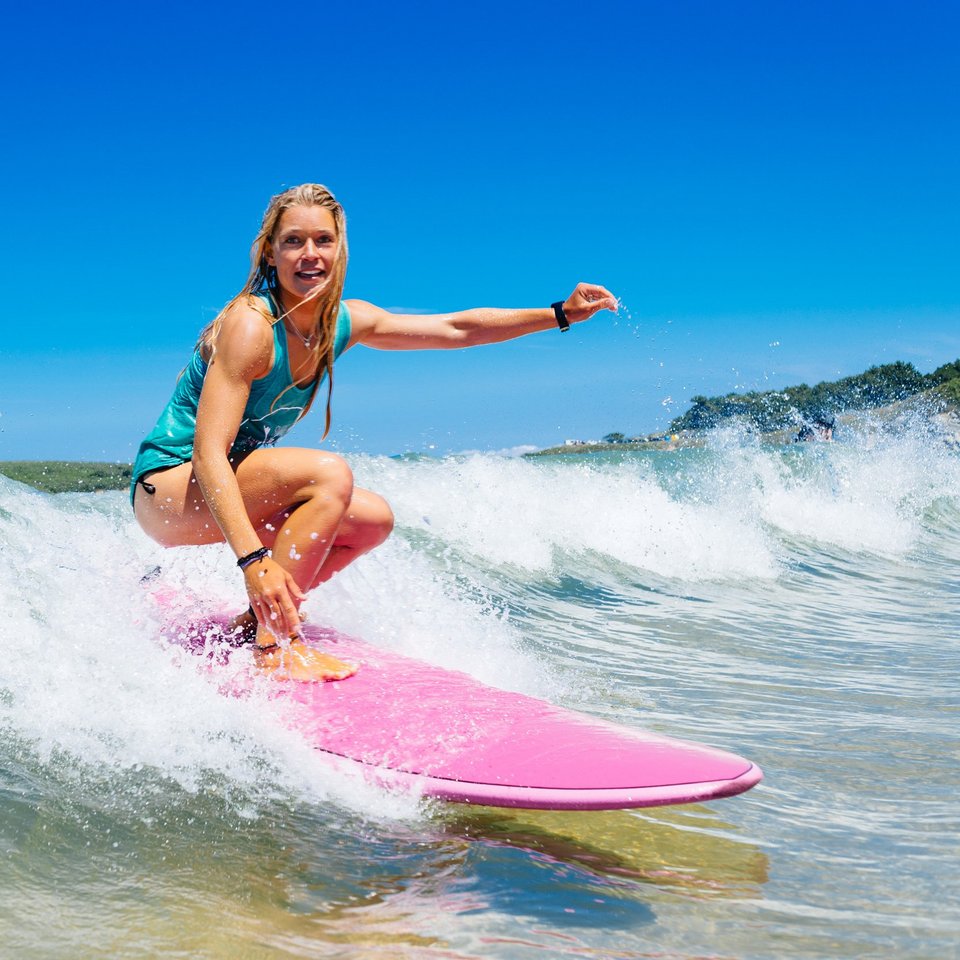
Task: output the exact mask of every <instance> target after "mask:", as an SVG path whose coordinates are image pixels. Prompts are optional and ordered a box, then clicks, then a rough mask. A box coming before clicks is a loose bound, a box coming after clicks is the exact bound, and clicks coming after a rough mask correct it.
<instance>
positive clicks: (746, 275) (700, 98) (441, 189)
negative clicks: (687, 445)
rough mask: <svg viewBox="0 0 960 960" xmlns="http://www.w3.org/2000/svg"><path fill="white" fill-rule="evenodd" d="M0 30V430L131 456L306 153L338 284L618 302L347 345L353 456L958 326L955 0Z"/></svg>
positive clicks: (220, 15)
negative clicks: (547, 325)
mask: <svg viewBox="0 0 960 960" xmlns="http://www.w3.org/2000/svg"><path fill="white" fill-rule="evenodd" d="M5 34H6V36H5V43H4V52H3V57H2V58H0V59H2V63H0V74H2V79H3V81H4V89H5V90H6V92H7V95H6V97H5V110H4V120H5V128H6V134H7V136H6V137H5V140H6V146H5V148H4V149H3V150H2V151H0V193H2V200H3V211H4V224H5V230H4V231H3V239H2V241H0V242H2V244H3V258H4V262H5V263H6V264H7V268H8V277H9V282H8V285H7V289H6V291H5V296H4V306H3V339H2V352H0V363H2V378H0V459H28V458H54V457H62V458H70V459H117V460H130V459H131V458H132V456H133V454H134V452H135V450H136V446H137V444H138V443H139V440H140V439H141V437H142V436H143V434H144V433H146V431H147V430H148V429H149V428H150V427H151V426H152V424H153V421H154V420H155V419H156V416H157V414H158V413H159V411H160V409H161V407H162V405H163V403H164V402H165V401H166V399H167V397H168V395H169V392H170V389H171V387H172V384H173V381H174V378H175V376H176V373H177V371H178V370H179V369H180V368H181V367H182V366H183V364H184V363H185V362H186V359H187V356H188V354H189V351H190V349H191V346H192V344H193V341H194V338H195V336H196V333H197V332H198V330H199V328H200V327H201V326H202V325H203V324H204V323H205V322H207V321H208V320H209V319H211V318H212V317H213V315H214V314H215V313H216V311H217V309H218V308H219V307H220V306H221V305H222V304H223V303H224V302H225V301H226V300H228V299H229V298H230V297H231V296H232V295H233V293H234V292H235V291H236V290H237V289H238V287H239V286H240V285H241V283H242V282H243V279H244V277H245V275H246V271H247V251H248V248H249V244H250V241H251V239H252V237H253V235H254V233H255V231H256V227H257V224H258V222H259V218H260V215H261V213H262V211H263V208H264V206H265V204H266V202H267V200H268V198H269V196H270V195H271V194H273V193H275V192H277V191H278V190H280V189H283V188H284V187H285V186H289V185H292V184H296V183H299V182H302V181H306V180H316V181H320V182H323V183H326V184H327V185H329V186H330V187H331V188H332V189H333V190H334V192H335V193H336V194H337V196H338V197H339V198H340V200H341V201H342V202H343V203H344V205H345V207H346V210H347V215H348V221H349V231H350V249H351V264H350V270H349V274H348V278H347V291H346V293H347V296H349V297H360V298H363V299H368V300H372V301H373V302H375V303H378V304H380V305H382V306H385V307H400V308H406V309H411V308H415V309H417V310H422V311H434V310H436V311H446V310H453V309H460V308H465V307H469V306H479V305H493V306H533V305H540V304H549V303H550V302H551V301H553V300H556V299H560V298H561V297H563V296H565V295H566V294H567V293H568V292H569V290H570V289H571V288H572V286H573V284H574V283H575V282H576V281H578V280H581V279H583V280H591V281H596V282H600V283H603V284H605V285H607V286H608V287H610V288H611V289H612V290H613V291H614V292H616V293H617V294H618V295H619V296H620V297H621V298H622V300H623V302H624V303H625V305H626V308H627V310H628V311H629V317H628V316H626V315H623V316H621V317H620V318H619V319H617V320H614V319H613V318H612V317H609V318H608V316H606V315H605V316H603V317H600V318H598V319H597V320H595V321H593V322H592V323H590V324H585V325H583V326H581V327H577V328H575V329H574V330H573V331H571V332H570V333H568V334H566V335H563V336H561V335H560V334H559V333H557V332H550V333H544V334H539V335H536V336H534V337H529V338H526V339H525V340H522V341H517V342H515V343H512V344H508V345H502V346H497V347H486V348H479V349H475V350H470V351H466V352H458V353H453V352H443V353H422V354H420V353H418V354H385V353H377V352H375V351H372V350H367V349H364V348H358V349H356V350H354V351H352V352H351V353H350V354H348V355H347V356H346V357H345V358H344V359H343V361H342V362H341V364H340V365H338V369H337V389H336V393H335V401H334V417H335V430H334V432H333V434H332V440H333V441H334V443H335V445H336V446H337V447H338V448H339V449H342V450H346V451H355V450H366V451H370V452H375V453H393V452H399V451H404V450H422V449H425V448H427V447H428V446H429V445H434V446H435V449H436V450H437V451H441V452H442V451H446V450H463V449H469V448H481V449H497V448H501V447H508V446H512V445H515V444H524V443H534V444H538V445H547V444H551V443H555V442H557V441H562V440H563V439H564V438H566V437H583V438H592V437H597V436H602V435H603V434H604V433H607V432H609V431H612V430H621V431H624V432H626V433H640V432H647V431H650V430H653V429H656V428H660V427H662V426H664V425H665V424H666V423H667V422H668V421H669V419H670V417H671V416H674V415H677V414H679V413H682V412H683V411H684V410H685V409H686V408H687V406H688V401H689V398H690V397H691V396H692V395H694V394H698V393H706V394H716V393H725V392H727V391H729V390H733V389H751V388H755V389H766V388H769V387H777V386H785V385H787V384H791V383H798V382H802V381H806V382H808V383H814V382H817V381H819V380H823V379H833V378H835V377H837V376H840V375H846V374H850V373H856V372H859V371H860V370H862V369H864V368H865V367H867V366H869V365H871V364H876V363H882V362H887V361H891V360H895V359H902V360H908V361H911V362H913V363H915V364H916V365H917V366H918V367H919V368H920V369H922V370H930V369H933V368H934V367H935V366H937V365H939V364H940V363H942V362H944V361H947V360H952V359H954V358H956V357H957V356H960V324H958V320H960V283H958V264H960V222H958V221H960V217H958V211H960V203H958V201H960V177H958V173H960V169H958V157H960V135H958V118H960V102H958V100H960V42H958V36H960V5H957V4H953V3H946V2H937V3H929V2H922V0H921V2H916V0H912V2H895V3H884V2H863V3H850V2H843V0H838V2H814V3H806V4H799V3H784V2H776V0H773V2H755V3H742V2H741V3H738V2H727V3H715V2H701V3H686V2H667V0H664V2H661V3H643V2H639V3H628V2H623V3H609V2H604V0H594V2H590V3H580V4H570V3H566V2H552V3H531V2H525V0H517V2H512V3H502V2H497V0H495V2H485V3H483V4H477V5H472V4H456V3H434V2H429V3H428V2H424V3H416V2H411V3H391V4H386V3H383V4H381V3H363V2H358V3H355V4H352V5H349V6H348V5H346V4H344V5H339V6H337V7H335V8H332V7H330V6H328V5H325V4H315V5H297V4H284V5H271V4H252V3H247V2H234V3H229V4H226V3H224V4H207V3H196V2H195V3H191V4H184V3H180V2H172V3H165V4H162V5H150V6H148V7H144V6H142V5H135V4H128V3H124V4H109V3H108V4H104V5H92V6H91V5H89V4H84V5H80V4H75V5H70V6H65V5H62V4H54V5H47V6H44V5H41V6H39V7H36V8H35V10H34V12H30V11H28V10H27V5H26V4H18V5H16V6H15V7H14V8H11V10H10V11H9V12H8V14H7V20H6V24H5ZM321 432H322V416H320V415H316V414H315V415H314V416H312V417H311V418H309V419H308V420H307V421H305V422H304V423H302V424H301V425H300V426H298V428H297V429H296V431H295V432H294V434H293V435H292V439H293V440H295V441H296V442H298V443H302V444H315V443H316V442H317V441H318V440H319V436H320V433H321Z"/></svg>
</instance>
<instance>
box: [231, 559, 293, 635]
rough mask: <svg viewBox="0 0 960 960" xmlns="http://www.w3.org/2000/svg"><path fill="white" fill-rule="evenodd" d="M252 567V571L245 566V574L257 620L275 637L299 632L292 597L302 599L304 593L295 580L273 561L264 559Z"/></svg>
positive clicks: (248, 592)
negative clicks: (253, 569)
mask: <svg viewBox="0 0 960 960" xmlns="http://www.w3.org/2000/svg"><path fill="white" fill-rule="evenodd" d="M253 566H255V567H256V568H257V569H256V570H255V571H251V568H250V567H248V568H247V570H245V571H244V573H245V574H248V575H247V576H246V577H245V579H246V583H247V594H248V595H249V597H250V605H251V606H252V607H253V611H254V613H255V614H256V616H257V620H258V621H259V622H260V624H261V625H262V626H264V627H266V629H268V630H269V631H270V632H271V633H274V634H276V635H277V636H278V637H289V636H291V635H292V634H298V633H299V632H300V614H299V612H298V610H297V605H296V604H295V603H294V597H296V599H298V600H303V599H304V594H303V592H302V591H301V590H300V588H299V587H298V586H297V583H296V581H295V580H294V579H293V577H292V576H290V574H289V573H288V572H287V571H286V570H284V569H283V567H281V566H280V565H279V564H278V563H276V562H274V561H273V560H266V559H265V560H262V561H260V562H259V563H257V564H254V565H253ZM248 572H249V573H248Z"/></svg>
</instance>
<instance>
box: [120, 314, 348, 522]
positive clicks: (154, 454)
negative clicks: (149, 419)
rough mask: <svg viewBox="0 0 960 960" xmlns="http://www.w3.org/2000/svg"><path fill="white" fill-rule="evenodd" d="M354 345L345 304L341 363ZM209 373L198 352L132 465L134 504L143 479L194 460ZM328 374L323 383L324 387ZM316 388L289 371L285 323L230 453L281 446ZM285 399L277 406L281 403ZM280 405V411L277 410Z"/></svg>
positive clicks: (340, 320) (337, 337) (336, 349)
mask: <svg viewBox="0 0 960 960" xmlns="http://www.w3.org/2000/svg"><path fill="white" fill-rule="evenodd" d="M262 299H263V300H264V302H265V303H266V304H267V305H268V306H269V307H270V311H271V313H273V315H274V316H275V317H276V316H277V309H276V307H275V305H274V303H273V299H272V298H271V297H269V295H265V296H264V295H262ZM349 341H350V311H349V310H348V309H347V305H346V304H345V303H342V302H341V304H340V312H339V313H338V314H337V327H336V331H335V334H334V342H333V355H334V359H337V358H338V357H339V356H340V354H341V353H343V351H344V350H345V349H346V347H347V343H349ZM206 373H207V363H206V361H205V360H204V359H203V357H201V356H200V350H199V349H197V350H194V352H193V356H192V357H191V358H190V363H189V364H188V365H187V368H186V369H185V370H184V371H183V373H182V374H181V375H180V379H179V380H178V381H177V385H176V388H175V389H174V391H173V396H172V397H171V398H170V402H169V403H168V404H167V405H166V407H165V408H164V410H163V413H161V414H160V419H159V420H157V423H156V426H155V427H154V428H153V430H151V431H150V433H149V434H147V436H146V438H145V439H144V441H143V443H141V444H140V449H139V451H138V452H137V459H136V460H135V461H134V464H133V479H132V482H131V484H130V502H131V503H132V502H133V495H134V493H135V492H136V489H137V483H138V482H139V481H140V478H141V477H143V476H144V475H145V474H147V473H149V472H150V471H151V470H158V469H162V468H163V467H175V466H177V465H179V464H181V463H186V462H187V461H188V460H191V459H193V438H194V434H195V432H196V429H197V405H198V404H199V402H200V390H201V389H202V388H203V378H204V376H205V375H206ZM324 379H326V373H324V374H323V376H322V378H321V384H322V382H323V380H324ZM311 390H312V387H298V386H296V385H295V384H294V382H293V375H292V374H291V372H290V357H289V353H288V350H287V337H286V335H285V333H284V328H283V324H282V323H281V322H279V321H278V322H276V323H274V324H273V365H272V366H271V367H270V370H269V372H268V373H267V374H266V375H265V376H263V377H260V378H259V379H257V380H254V381H253V383H252V384H251V385H250V397H249V399H248V400H247V405H246V407H245V408H244V411H243V419H242V420H241V422H240V429H239V431H238V432H237V438H236V440H234V442H233V446H232V447H231V448H230V453H231V455H232V454H245V453H249V452H250V451H251V450H256V449H257V448H258V447H266V446H271V445H272V444H274V443H276V442H277V441H278V440H279V439H280V438H281V437H282V436H283V435H284V434H285V433H287V431H288V430H289V429H290V428H291V427H292V426H293V425H294V424H295V423H296V422H297V420H299V419H300V417H301V416H302V415H303V411H304V409H305V407H306V405H307V402H308V401H309V400H310V393H311ZM281 394H282V395H283V399H282V400H281V402H280V403H279V404H276V401H277V399H278V398H279V397H280V396H281ZM275 404H276V406H275Z"/></svg>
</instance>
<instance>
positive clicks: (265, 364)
mask: <svg viewBox="0 0 960 960" xmlns="http://www.w3.org/2000/svg"><path fill="white" fill-rule="evenodd" d="M346 267H347V231H346V220H345V217H344V214H343V209H342V207H341V206H340V204H339V203H338V202H337V201H336V199H335V198H334V197H333V195H332V194H331V193H330V191H329V190H327V189H326V188H325V187H323V186H321V185H319V184H303V185H302V186H299V187H294V188H292V189H290V190H287V191H285V192H283V193H281V194H278V195H277V196H275V197H273V199H272V200H271V201H270V204H269V206H268V207H267V210H266V213H265V214H264V217H263V223H262V225H261V228H260V232H259V233H258V234H257V238H256V240H255V241H254V244H253V247H252V249H251V271H250V275H249V277H248V278H247V282H246V284H245V285H244V287H243V289H242V290H241V291H240V293H239V294H238V295H237V296H236V297H234V299H233V300H231V301H230V303H228V304H227V306H226V307H225V308H224V309H223V311H222V312H221V313H220V315H219V316H218V317H217V318H216V320H215V321H214V322H213V323H212V324H211V325H210V326H209V327H208V328H207V329H206V330H204V331H203V333H202V334H201V336H200V339H199V341H198V343H197V347H196V350H195V351H194V354H193V357H192V358H191V361H190V364H189V365H188V366H187V368H186V369H185V370H184V371H183V373H182V374H181V376H180V379H179V380H178V382H177V386H176V389H175V391H174V395H173V397H172V398H171V400H170V402H169V403H168V405H167V407H166V408H165V409H164V411H163V413H162V414H161V416H160V419H159V420H158V421H157V425H156V426H155V427H154V429H153V430H152V431H151V433H150V434H149V435H148V436H147V438H146V439H145V440H144V441H143V443H142V444H141V446H140V451H139V453H138V456H137V459H136V462H135V463H134V470H133V483H132V486H131V497H132V500H133V508H134V513H135V515H136V518H137V520H138V522H139V523H140V525H141V527H142V528H143V529H144V531H146V533H147V534H148V535H149V536H151V537H152V538H153V539H154V540H156V541H157V542H158V543H160V544H162V545H164V546H184V545H188V544H205V543H218V542H224V541H225V542H226V543H227V544H228V545H229V547H230V549H231V550H232V551H233V552H234V554H235V555H236V556H237V566H238V567H239V568H240V569H241V571H242V573H243V578H244V582H245V585H246V589H247V595H248V596H249V598H250V612H249V614H247V615H246V622H244V620H245V618H243V617H241V618H239V619H238V623H239V624H240V625H241V626H246V627H249V628H250V632H251V633H253V629H252V628H253V627H254V625H255V626H256V636H255V646H254V649H255V651H256V654H255V655H256V657H257V661H258V663H259V665H260V667H261V668H262V669H263V670H264V671H266V672H270V673H275V674H276V675H277V676H282V677H285V678H291V679H296V680H333V679H342V678H344V677H347V676H350V675H351V674H352V673H353V672H354V671H355V668H354V667H353V666H352V665H350V664H347V663H343V662H341V661H339V660H337V659H335V658H334V657H332V656H330V655H329V654H326V653H324V652H323V651H320V650H317V649H316V648H313V647H310V646H308V645H307V644H305V643H303V642H302V641H301V640H300V617H299V607H300V604H301V602H302V601H303V600H304V599H305V597H306V595H307V593H309V591H311V590H313V589H314V588H315V587H316V586H317V585H318V584H321V583H324V582H325V581H326V580H329V579H330V577H332V576H333V575H334V574H335V573H337V572H338V571H339V570H342V569H343V568H344V567H345V566H347V564H349V563H351V562H352V561H353V560H355V559H356V558H357V557H359V556H361V555H362V554H364V553H366V552H368V551H369V550H372V549H373V548H374V547H376V546H377V545H378V544H380V543H382V542H383V541H384V540H385V539H386V538H387V537H388V536H389V534H390V531H391V529H392V527H393V514H392V513H391V510H390V507H389V505H388V504H387V502H386V501H385V500H384V499H383V498H382V497H380V496H379V495H377V494H375V493H371V492H370V491H368V490H362V489H360V488H359V487H355V486H354V485H353V476H352V474H351V472H350V468H349V467H348V466H347V464H346V463H345V462H344V460H343V459H342V458H340V457H339V456H337V455H336V454H333V453H328V452H325V451H322V450H309V449H300V448H293V447H281V448H277V447H274V446H273V445H274V444H275V443H276V441H277V440H279V439H280V438H281V437H282V436H283V435H284V434H285V433H286V432H287V431H288V430H289V429H290V427H291V426H293V424H294V423H296V421H297V420H299V419H300V418H301V417H303V416H304V414H305V413H306V412H307V410H308V409H309V408H310V406H311V404H312V403H313V401H314V398H315V395H316V394H317V392H318V390H319V389H320V387H321V386H322V385H323V382H324V381H326V426H327V430H329V426H330V397H331V392H332V389H333V364H334V361H335V360H336V359H337V357H338V356H340V354H341V353H343V351H344V350H348V349H350V348H351V347H353V346H355V345H357V344H363V345H365V346H369V347H376V348H378V349H381V350H418V349H430V350H436V349H443V348H455V347H469V346H475V345H477V344H484V343H496V342H499V341H502V340H511V339H513V338H515V337H520V336H523V335H525V334H528V333H534V332H536V331H538V330H547V329H549V328H551V327H553V328H556V327H557V325H558V324H559V326H560V329H561V330H563V329H565V328H566V326H568V325H569V324H570V323H578V322H580V321H582V320H586V319H588V318H589V317H591V316H593V315H594V314H595V313H596V312H597V311H598V310H602V309H608V310H616V299H615V297H614V296H613V295H612V294H611V293H610V292H609V291H608V290H605V289H604V288H603V287H600V286H595V285H591V284H579V285H578V286H577V288H576V289H575V290H574V292H573V293H572V294H571V295H570V296H569V297H568V298H567V299H566V301H562V302H560V303H557V304H554V305H553V306H552V307H548V308H534V309H529V310H495V309H487V308H482V309H476V310H466V311H463V312H460V313H451V314H439V315H433V316H424V315H415V316H402V315H398V314H392V313H388V312H387V311H386V310H382V309H381V308H379V307H376V306H374V305H373V304H371V303H365V302H364V301H362V300H349V301H346V302H341V296H342V293H343V283H344V277H345V275H346ZM324 436H326V432H325V433H324Z"/></svg>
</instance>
